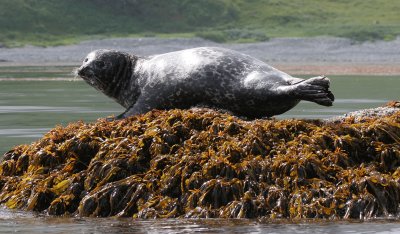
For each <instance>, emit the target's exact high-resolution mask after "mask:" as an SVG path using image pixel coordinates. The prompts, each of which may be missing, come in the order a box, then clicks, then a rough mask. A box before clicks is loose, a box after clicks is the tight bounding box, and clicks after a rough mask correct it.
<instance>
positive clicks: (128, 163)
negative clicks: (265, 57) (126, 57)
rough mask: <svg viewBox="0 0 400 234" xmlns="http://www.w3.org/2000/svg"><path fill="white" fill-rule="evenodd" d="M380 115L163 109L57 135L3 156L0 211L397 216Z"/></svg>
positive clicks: (390, 120)
mask: <svg viewBox="0 0 400 234" xmlns="http://www.w3.org/2000/svg"><path fill="white" fill-rule="evenodd" d="M384 109H385V110H391V111H387V112H384V114H380V115H373V114H371V113H376V111H375V112H368V111H364V112H358V113H356V114H350V115H347V116H343V117H341V118H336V119H334V120H331V121H321V120H295V119H291V120H274V119H272V120H254V121H245V120H241V119H238V118H236V117H233V116H231V115H229V114H224V113H220V112H217V111H213V110H209V109H191V110H169V111H151V112H149V113H147V114H144V115H140V116H134V117H131V118H128V119H124V120H121V121H115V122H107V121H105V120H104V119H100V120H98V121H97V122H95V123H83V122H77V123H71V124H69V125H68V126H66V127H62V126H58V127H56V128H54V129H52V130H51V131H50V132H48V133H47V134H45V135H44V137H43V138H42V139H40V140H38V141H36V142H34V143H32V144H30V145H20V146H17V147H15V148H14V149H12V150H11V151H9V152H7V153H6V154H4V157H3V159H2V162H1V165H0V175H1V176H0V188H1V191H0V203H1V204H3V205H4V206H6V207H9V208H17V209H25V210H32V211H40V212H42V211H43V212H47V213H48V214H50V215H75V214H76V215H80V216H96V217H97V216H99V217H106V216H120V217H137V218H174V217H185V218H198V217H200V218H217V217H218V218H257V217H265V218H356V219H359V218H374V217H389V216H397V215H398V214H399V204H400V167H399V166H400V109H399V103H398V102H392V103H391V104H390V106H389V107H385V108H384ZM380 113H382V111H380Z"/></svg>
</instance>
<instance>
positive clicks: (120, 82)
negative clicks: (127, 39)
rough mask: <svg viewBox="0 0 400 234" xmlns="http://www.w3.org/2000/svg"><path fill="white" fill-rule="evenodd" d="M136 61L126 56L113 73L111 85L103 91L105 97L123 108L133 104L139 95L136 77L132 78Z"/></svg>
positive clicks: (133, 57) (130, 56)
mask: <svg viewBox="0 0 400 234" xmlns="http://www.w3.org/2000/svg"><path fill="white" fill-rule="evenodd" d="M137 60H138V58H137V57H136V56H133V55H128V54H126V55H125V56H124V58H123V59H121V61H119V63H118V67H116V68H115V70H114V71H113V74H112V75H113V77H112V81H111V82H110V83H111V84H109V86H108V88H107V90H106V91H105V94H106V95H107V96H109V97H111V98H113V99H114V100H115V101H116V102H118V103H119V104H120V105H122V106H123V107H125V108H128V107H129V106H130V105H131V104H132V102H135V101H136V99H137V97H138V96H139V94H140V91H139V89H138V85H137V84H136V83H137V82H135V80H136V77H134V76H133V71H134V69H135V67H136V63H137Z"/></svg>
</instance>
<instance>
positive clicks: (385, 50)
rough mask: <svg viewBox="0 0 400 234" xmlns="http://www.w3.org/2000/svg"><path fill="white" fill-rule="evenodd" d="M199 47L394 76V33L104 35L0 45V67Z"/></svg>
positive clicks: (397, 52)
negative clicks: (224, 40)
mask: <svg viewBox="0 0 400 234" xmlns="http://www.w3.org/2000/svg"><path fill="white" fill-rule="evenodd" d="M202 46H211V47H223V48H227V49H232V50H236V51H238V52H241V53H244V54H248V55H250V56H253V57H255V58H257V59H259V60H262V61H264V62H266V63H267V64H269V65H271V66H273V67H276V68H277V69H279V70H281V71H284V72H286V73H288V74H295V75H383V76H386V75H388V76H394V75H400V37H398V38H397V39H395V40H393V41H375V42H363V43H354V42H353V41H351V40H350V39H346V38H336V37H313V38H273V39H271V40H269V41H266V42H258V43H243V44H220V43H215V42H212V41H208V40H204V39H201V38H169V39H166V38H109V39H102V40H90V41H82V42H80V43H78V44H73V45H65V46H56V47H46V48H43V47H35V46H25V47H21V48H0V68H1V67H19V66H39V67H47V66H80V64H81V61H82V60H83V58H84V57H85V56H86V55H87V54H88V53H89V52H90V51H93V50H96V49H104V48H107V49H115V50H120V51H125V52H128V53H130V54H135V55H137V56H140V57H147V56H150V55H155V54H162V53H168V52H171V51H176V50H183V49H188V48H194V47H202Z"/></svg>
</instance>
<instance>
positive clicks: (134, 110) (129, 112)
mask: <svg viewBox="0 0 400 234" xmlns="http://www.w3.org/2000/svg"><path fill="white" fill-rule="evenodd" d="M152 109H154V108H152V107H151V106H150V105H148V104H144V103H143V102H142V101H141V100H138V101H137V102H136V103H134V104H133V105H132V106H131V107H129V108H128V109H126V111H125V112H124V113H122V114H120V115H117V116H116V117H114V118H107V121H113V120H121V119H125V118H127V117H129V116H134V115H139V114H144V113H146V112H148V111H150V110H152Z"/></svg>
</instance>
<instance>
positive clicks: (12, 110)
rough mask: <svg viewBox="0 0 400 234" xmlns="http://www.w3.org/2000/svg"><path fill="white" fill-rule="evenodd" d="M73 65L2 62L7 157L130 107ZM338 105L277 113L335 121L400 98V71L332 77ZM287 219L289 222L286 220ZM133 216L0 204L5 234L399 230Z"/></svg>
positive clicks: (2, 144) (385, 223)
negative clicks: (56, 130) (41, 211)
mask: <svg viewBox="0 0 400 234" xmlns="http://www.w3.org/2000/svg"><path fill="white" fill-rule="evenodd" d="M71 71H72V67H0V116H1V117H0V155H2V154H3V153H4V152H6V151H8V150H9V149H11V148H12V146H14V145H18V144H29V143H30V142H32V141H34V140H37V139H38V138H40V137H41V136H42V135H43V133H45V132H47V131H48V130H50V129H51V128H53V127H54V126H56V125H60V124H61V125H66V124H68V123H69V122H74V121H79V120H82V121H85V122H91V121H95V120H96V119H98V118H101V117H105V116H110V115H114V114H119V113H121V112H123V111H124V109H123V108H122V107H121V106H119V105H118V104H116V103H115V102H114V101H112V100H111V99H109V98H107V97H105V96H104V95H103V94H101V93H99V92H98V91H96V90H94V89H93V88H92V87H90V86H89V85H87V84H86V83H84V82H83V81H81V80H80V79H74V78H73V75H72V73H71ZM330 78H331V86H332V91H333V93H334V94H335V96H336V100H335V103H334V106H333V107H322V106H319V105H317V104H314V103H309V102H301V103H300V104H299V105H298V106H296V107H295V108H294V109H292V110H290V111H289V112H287V113H285V114H283V115H281V116H278V118H329V117H332V116H335V115H341V114H344V113H347V112H349V111H354V110H359V109H364V108H372V107H377V106H381V105H383V104H384V103H386V102H388V101H390V100H399V99H400V77H399V76H386V77H374V76H367V77H365V76H349V77H342V76H331V77H330ZM282 222H283V221H282ZM282 222H272V223H271V222H260V221H257V220H131V219H114V218H108V219H93V218H65V217H64V218H59V217H45V216H40V215H38V214H32V213H26V212H19V211H9V210H4V209H3V210H1V209H0V233H10V232H19V233H109V232H112V233H127V232H137V233H146V232H147V233H159V232H168V233H186V232H200V233H219V232H227V233H259V232H265V233H376V232H380V233H396V232H400V225H399V221H398V220H376V221H373V222H371V221H370V222H338V221H324V222H315V221H301V222H288V221H284V223H282Z"/></svg>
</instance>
